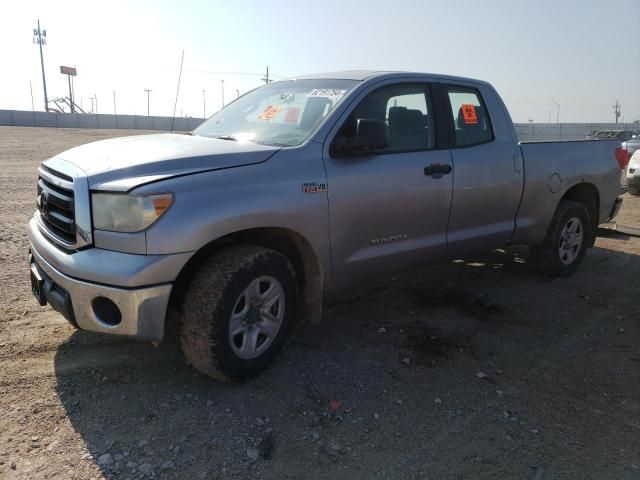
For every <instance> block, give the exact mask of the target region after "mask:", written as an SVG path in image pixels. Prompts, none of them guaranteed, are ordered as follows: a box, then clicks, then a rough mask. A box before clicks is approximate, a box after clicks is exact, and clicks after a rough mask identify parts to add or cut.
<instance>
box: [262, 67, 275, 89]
mask: <svg viewBox="0 0 640 480" xmlns="http://www.w3.org/2000/svg"><path fill="white" fill-rule="evenodd" d="M260 80H262V81H263V82H264V83H265V84H267V85H268V84H269V83H271V82H273V80H271V79H270V78H269V65H267V73H266V74H265V76H264V77H262V78H261V79H260Z"/></svg>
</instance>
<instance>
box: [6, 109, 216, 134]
mask: <svg viewBox="0 0 640 480" xmlns="http://www.w3.org/2000/svg"><path fill="white" fill-rule="evenodd" d="M203 121H204V119H203V118H191V117H189V118H184V117H176V118H175V119H174V120H173V129H174V130H175V131H178V132H185V131H189V130H193V129H194V128H196V127H197V126H198V125H200V124H201V123H202V122H203ZM0 125H13V126H20V127H61V128H124V129H132V130H166V131H169V130H171V117H146V116H142V115H103V114H91V113H55V112H29V111H23V110H0Z"/></svg>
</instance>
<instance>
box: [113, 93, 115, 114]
mask: <svg viewBox="0 0 640 480" xmlns="http://www.w3.org/2000/svg"><path fill="white" fill-rule="evenodd" d="M113 114H114V115H116V91H115V90H114V91H113Z"/></svg>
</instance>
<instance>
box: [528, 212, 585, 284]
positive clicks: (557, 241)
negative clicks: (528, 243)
mask: <svg viewBox="0 0 640 480" xmlns="http://www.w3.org/2000/svg"><path fill="white" fill-rule="evenodd" d="M571 230H573V232H572V231H571ZM592 235H593V232H592V222H591V216H590V215H589V211H588V210H587V208H586V207H585V206H584V205H583V204H582V203H580V202H575V201H571V200H562V201H561V202H560V205H558V208H557V210H556V213H555V214H554V216H553V218H552V219H551V225H550V226H549V230H548V232H547V236H546V237H545V239H544V241H543V242H542V244H541V245H537V246H535V247H531V255H530V263H532V264H533V266H534V267H535V268H536V269H537V270H539V271H540V272H542V273H544V274H546V275H549V276H552V277H567V276H569V275H571V274H573V273H574V272H575V271H576V270H577V269H578V267H579V266H580V264H581V263H582V261H583V260H584V256H585V253H586V251H587V246H588V245H590V243H591V242H590V240H591V236H592ZM572 243H573V245H572Z"/></svg>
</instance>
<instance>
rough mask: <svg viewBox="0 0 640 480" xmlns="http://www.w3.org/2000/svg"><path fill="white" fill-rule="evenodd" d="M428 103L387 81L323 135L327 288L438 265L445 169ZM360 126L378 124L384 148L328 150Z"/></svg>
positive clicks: (422, 91) (425, 94)
mask: <svg viewBox="0 0 640 480" xmlns="http://www.w3.org/2000/svg"><path fill="white" fill-rule="evenodd" d="M378 85H380V84H378ZM432 99H433V97H432V94H431V89H430V87H429V84H428V83H426V82H402V83H398V81H395V82H391V81H387V82H386V84H382V86H377V87H370V88H369V89H368V90H367V91H366V92H363V93H362V94H361V95H360V96H359V97H358V98H357V100H356V101H355V102H354V103H353V105H352V107H351V108H350V110H347V112H345V114H344V115H343V116H342V119H341V120H340V121H339V122H338V123H337V125H336V126H335V127H334V130H333V131H332V132H331V133H330V135H329V141H328V142H327V144H325V155H324V162H325V166H326V171H327V183H328V196H329V218H330V230H331V232H330V234H331V256H332V268H333V278H334V285H335V286H337V287H341V286H347V285H350V284H353V283H354V282H355V281H357V280H360V279H367V278H372V277H373V276H375V275H377V274H384V273H389V272H391V271H394V270H399V269H403V268H406V267H407V266H410V265H414V264H416V263H424V262H429V261H434V260H440V259H443V258H445V257H446V243H447V242H446V228H447V220H448V216H449V208H450V205H451V187H452V180H451V179H452V174H451V170H452V167H451V156H450V153H449V150H448V146H447V145H446V137H445V141H444V142H443V141H442V140H439V138H440V137H441V136H440V137H439V136H438V126H437V125H436V122H435V115H434V102H433V101H432ZM360 118H367V119H376V120H380V121H384V122H385V124H386V127H387V129H388V133H389V138H390V144H389V146H388V147H387V148H385V149H383V150H379V151H375V152H371V153H369V154H367V155H360V156H351V157H348V156H347V157H345V156H341V155H339V154H338V153H336V152H335V150H334V149H332V148H331V145H336V144H344V143H345V142H348V141H349V140H350V137H353V136H354V135H355V125H356V123H357V120H358V119H360ZM425 169H427V170H426V171H425ZM429 169H431V170H429ZM436 171H437V172H436ZM438 172H440V173H438Z"/></svg>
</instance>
